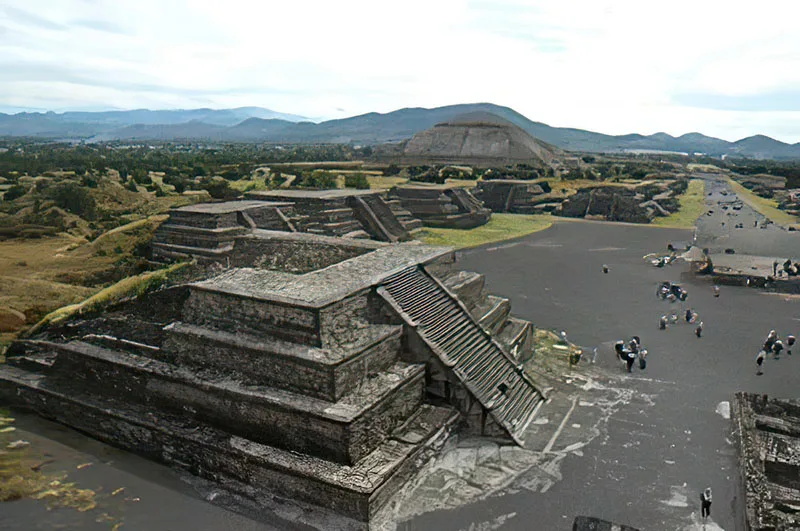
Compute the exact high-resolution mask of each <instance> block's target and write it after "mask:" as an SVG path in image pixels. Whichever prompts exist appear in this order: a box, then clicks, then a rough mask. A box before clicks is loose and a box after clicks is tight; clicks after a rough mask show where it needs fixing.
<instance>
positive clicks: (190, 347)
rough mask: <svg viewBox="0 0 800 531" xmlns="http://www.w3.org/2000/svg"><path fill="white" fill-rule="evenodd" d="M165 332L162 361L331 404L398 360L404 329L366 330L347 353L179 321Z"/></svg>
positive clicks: (388, 327)
mask: <svg viewBox="0 0 800 531" xmlns="http://www.w3.org/2000/svg"><path fill="white" fill-rule="evenodd" d="M165 332H166V341H165V343H164V348H163V351H164V353H165V361H168V362H170V363H173V364H175V365H180V366H188V367H194V368H196V369H198V370H203V371H220V372H222V373H224V374H231V375H234V376H235V377H236V378H237V379H238V380H240V381H241V382H242V383H244V384H247V385H269V386H272V387H275V388H277V389H285V390H287V391H291V392H294V393H299V394H303V395H307V396H312V397H315V398H320V399H323V400H330V401H336V400H338V399H339V398H340V397H342V396H344V395H345V394H346V393H348V392H350V391H352V390H354V389H355V388H356V387H358V386H359V385H361V384H362V383H364V380H365V379H366V378H369V377H371V376H372V375H374V374H376V373H379V372H381V371H384V370H386V369H387V368H389V367H390V366H392V365H393V364H394V363H395V362H396V361H397V356H398V353H399V351H400V349H401V339H402V332H403V327H402V326H391V325H373V326H370V327H368V328H365V329H363V330H362V331H361V332H360V334H359V338H358V341H357V342H356V343H354V344H352V345H348V348H347V349H341V348H336V349H322V348H316V347H311V346H307V345H303V344H300V343H292V342H289V341H281V340H280V339H277V338H268V339H266V340H265V339H264V338H260V337H256V336H252V335H249V334H247V333H243V332H237V333H229V332H223V331H219V330H211V329H208V328H203V327H200V326H195V325H192V324H187V323H180V322H178V323H173V324H170V325H169V326H168V327H167V328H166V329H165Z"/></svg>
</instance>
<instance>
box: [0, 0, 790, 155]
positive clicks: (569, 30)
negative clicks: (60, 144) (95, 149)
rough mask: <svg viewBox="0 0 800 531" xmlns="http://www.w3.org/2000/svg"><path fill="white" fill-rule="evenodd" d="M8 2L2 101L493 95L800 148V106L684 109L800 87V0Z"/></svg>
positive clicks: (350, 107)
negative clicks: (690, 97)
mask: <svg viewBox="0 0 800 531" xmlns="http://www.w3.org/2000/svg"><path fill="white" fill-rule="evenodd" d="M11 3H12V2H11V0H0V29H1V30H0V104H2V105H4V106H19V107H37V108H58V109H64V108H69V107H81V108H85V107H87V106H91V105H98V106H103V107H118V108H132V107H145V106H150V107H154V106H162V107H193V106H198V105H202V106H215V107H228V106H238V105H261V106H265V107H270V108H273V109H275V110H279V111H283V112H292V113H296V114H304V115H307V116H329V117H339V116H343V115H352V114H359V113H363V112H369V111H379V112H388V111H391V110H394V109H397V108H400V107H406V106H428V107H430V106H438V105H447V104H452V103H463V102H474V101H490V102H493V103H497V104H501V105H507V106H510V107H513V108H514V109H516V110H518V111H520V112H522V113H523V114H525V115H526V116H528V117H529V118H531V119H533V120H539V121H543V122H546V123H550V124H551V125H559V126H571V127H581V128H586V129H593V130H597V131H602V132H607V133H615V134H619V133H628V132H641V133H653V132H656V131H661V130H663V131H666V132H669V133H672V134H682V133H685V132H689V131H701V132H704V133H706V134H712V135H716V136H720V137H723V138H729V139H735V138H739V137H741V136H747V135H750V134H755V133H765V134H770V135H772V136H776V137H778V138H780V139H783V140H786V141H793V142H796V141H800V129H798V128H796V127H794V126H793V124H796V123H797V122H796V119H797V112H790V111H786V112H780V111H770V112H754V111H751V112H747V111H744V110H740V111H736V110H727V111H721V110H711V109H699V108H688V107H685V106H682V105H683V104H678V103H676V100H677V99H680V100H681V101H683V102H685V101H687V100H686V99H685V98H684V99H681V98H678V96H680V95H685V94H701V95H709V94H710V95H714V94H717V95H723V96H755V97H765V98H766V97H769V94H771V93H775V92H781V93H784V94H786V93H793V92H795V93H797V94H800V39H798V38H797V37H796V36H795V35H796V33H795V31H794V26H795V25H796V21H797V20H798V19H800V4H797V3H794V2H785V1H784V0H762V1H761V2H758V3H757V4H753V3H751V2H743V1H742V2H740V1H737V0H734V1H733V2H731V1H724V2H723V1H719V0H706V1H703V2H697V1H689V0H674V1H673V2H670V3H663V2H642V1H641V0H615V1H610V0H571V1H564V2H551V1H548V0H539V1H530V2H525V1H512V0H506V1H503V0H497V1H485V0H484V1H467V0H436V1H432V0H426V1H422V0H407V1H404V2H394V3H385V2H375V1H364V0H339V1H337V2H327V1H309V0H306V1H303V0H296V1H294V2H280V3H278V2H250V1H245V0H226V1H225V2H219V1H217V0H192V1H190V0H171V1H169V2H164V1H157V0H138V1H137V2H117V1H115V0H96V1H91V2H89V1H79V0H58V1H57V0H29V1H28V2H26V3H24V4H19V5H18V6H12V5H11ZM14 3H16V2H14ZM20 65H24V67H22V66H20ZM697 101H700V100H697ZM684 104H685V103H684ZM339 109H343V111H342V110H339Z"/></svg>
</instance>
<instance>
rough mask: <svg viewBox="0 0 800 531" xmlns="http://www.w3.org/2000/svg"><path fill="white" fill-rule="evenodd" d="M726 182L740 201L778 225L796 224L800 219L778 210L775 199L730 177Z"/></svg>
mask: <svg viewBox="0 0 800 531" xmlns="http://www.w3.org/2000/svg"><path fill="white" fill-rule="evenodd" d="M728 184H730V185H731V189H733V191H734V192H736V195H738V196H739V198H740V199H741V200H742V201H744V202H745V203H747V204H748V205H749V206H750V207H752V208H753V209H755V210H756V211H758V212H760V213H761V214H763V215H764V216H766V217H768V218H769V219H771V220H772V221H773V222H775V223H777V224H778V225H796V224H797V223H799V222H800V219H798V218H797V217H796V216H792V215H791V214H787V213H786V212H784V211H783V210H780V209H779V208H778V203H777V202H776V201H773V200H772V199H767V198H765V197H761V196H759V195H756V194H754V193H753V192H751V191H750V190H748V189H747V188H745V187H744V186H742V185H741V184H739V183H737V182H736V181H734V180H733V179H731V178H728Z"/></svg>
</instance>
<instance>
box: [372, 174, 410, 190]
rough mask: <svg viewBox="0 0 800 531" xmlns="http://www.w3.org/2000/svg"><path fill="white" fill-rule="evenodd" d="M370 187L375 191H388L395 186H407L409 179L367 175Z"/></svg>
mask: <svg viewBox="0 0 800 531" xmlns="http://www.w3.org/2000/svg"><path fill="white" fill-rule="evenodd" d="M367 181H369V187H370V188H372V189H374V190H388V189H389V188H392V187H394V186H399V185H401V184H406V183H407V182H408V179H407V178H405V177H396V176H394V177H385V176H384V177H378V176H377V175H367Z"/></svg>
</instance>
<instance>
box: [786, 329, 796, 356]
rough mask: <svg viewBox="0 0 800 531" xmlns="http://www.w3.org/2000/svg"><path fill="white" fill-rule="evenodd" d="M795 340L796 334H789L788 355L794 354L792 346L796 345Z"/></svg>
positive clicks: (787, 339)
mask: <svg viewBox="0 0 800 531" xmlns="http://www.w3.org/2000/svg"><path fill="white" fill-rule="evenodd" d="M794 341H795V338H794V336H793V335H792V334H789V335H788V336H786V346H787V347H788V348H787V349H786V353H787V354H788V355H790V356H791V355H792V346H793V345H794Z"/></svg>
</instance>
